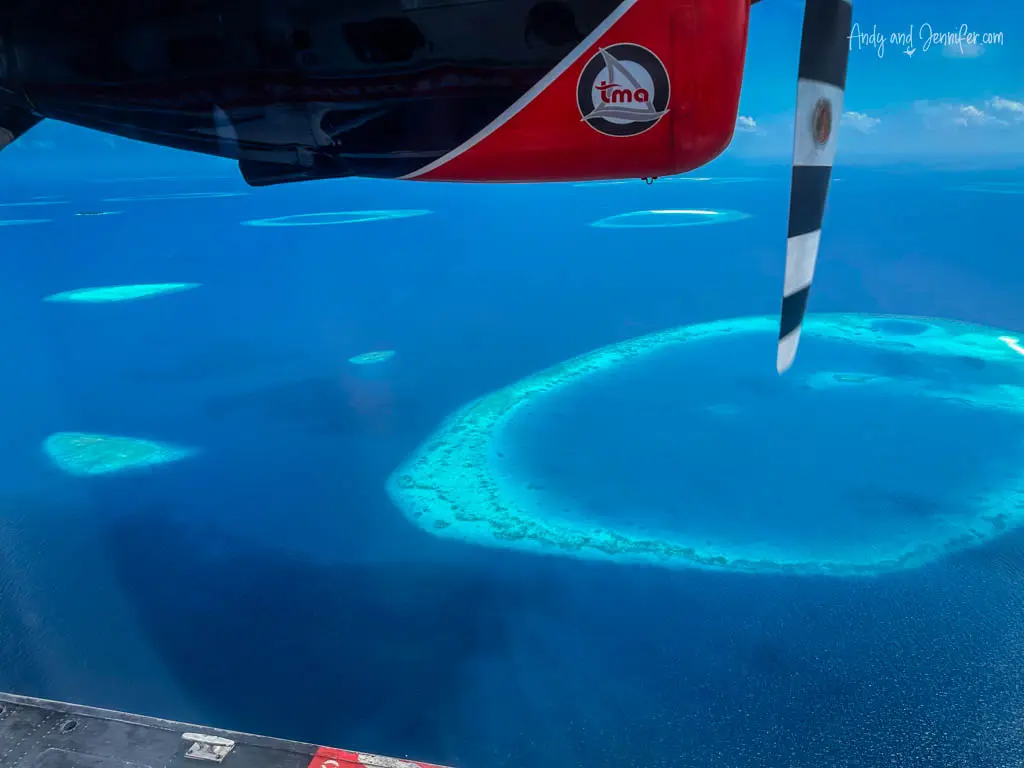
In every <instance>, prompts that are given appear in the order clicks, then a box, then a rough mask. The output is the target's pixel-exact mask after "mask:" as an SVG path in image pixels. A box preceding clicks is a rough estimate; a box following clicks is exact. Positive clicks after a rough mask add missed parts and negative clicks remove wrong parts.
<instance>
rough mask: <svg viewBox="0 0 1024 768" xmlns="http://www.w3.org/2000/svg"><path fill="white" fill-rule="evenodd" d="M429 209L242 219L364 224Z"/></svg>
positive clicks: (262, 223) (253, 223)
mask: <svg viewBox="0 0 1024 768" xmlns="http://www.w3.org/2000/svg"><path fill="white" fill-rule="evenodd" d="M428 213H430V211H424V210H418V209H411V208H409V209H401V208H400V209H396V210H390V211H328V212H326V213H297V214H294V215H292V216H276V217H274V218H272V219H251V220H249V221H243V222H242V224H244V225H245V226H247V227H326V226H332V225H337V224H364V223H366V222H370V221H392V220H394V219H408V218H412V217H414V216H426V215H427V214H428Z"/></svg>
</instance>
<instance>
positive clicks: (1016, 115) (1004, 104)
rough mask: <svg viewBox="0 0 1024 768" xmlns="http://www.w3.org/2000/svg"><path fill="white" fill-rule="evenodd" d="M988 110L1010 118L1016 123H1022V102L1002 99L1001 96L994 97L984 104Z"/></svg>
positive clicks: (1023, 111)
mask: <svg viewBox="0 0 1024 768" xmlns="http://www.w3.org/2000/svg"><path fill="white" fill-rule="evenodd" d="M985 106H986V107H987V108H988V109H991V110H994V111H996V112H999V113H1000V114H1001V115H1004V116H1006V117H1012V118H1013V119H1014V120H1016V121H1017V122H1018V123H1020V122H1024V101H1014V100H1013V99H1004V98H1003V97H1002V96H995V97H993V98H991V99H989V100H988V101H986V102H985Z"/></svg>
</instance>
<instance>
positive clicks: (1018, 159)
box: [730, 0, 1024, 166]
mask: <svg viewBox="0 0 1024 768" xmlns="http://www.w3.org/2000/svg"><path fill="white" fill-rule="evenodd" d="M853 5H854V13H853V19H854V25H855V31H856V30H859V31H860V33H862V34H863V35H865V38H864V39H863V40H858V39H857V38H855V39H854V40H851V47H852V48H851V51H850V68H849V73H848V79H847V90H846V103H845V105H844V111H845V112H846V114H844V119H843V123H842V127H841V129H840V148H839V152H840V160H837V164H838V163H839V162H841V161H846V160H852V161H857V160H876V159H877V160H879V161H884V160H887V159H896V158H922V159H927V158H938V159H941V158H948V159H953V160H960V161H971V160H973V161H976V162H977V164H979V165H983V164H988V165H995V166H999V165H1008V164H1014V165H1019V164H1021V163H1024V5H1022V4H1021V3H1018V2H1010V1H1009V0H1002V1H1001V2H996V0H989V2H974V3H968V2H962V0H961V1H960V2H952V0H934V1H933V2H921V0H901V1H900V2H892V0H854V4H853ZM802 17H803V3H802V2H800V0H763V2H761V3H759V4H758V5H756V6H754V7H753V8H752V9H751V22H750V38H749V42H748V49H747V70H746V75H745V81H744V86H743V95H742V98H741V103H740V115H741V117H740V120H739V122H738V124H737V128H738V131H737V136H736V139H735V141H734V144H733V147H732V148H731V149H730V155H731V156H733V157H765V158H769V157H779V158H782V157H785V156H788V155H789V154H790V153H791V152H792V141H793V139H792V136H793V117H792V115H793V108H794V105H795V100H796V79H795V78H796V74H795V73H796V65H797V57H798V52H799V39H800V27H801V21H802ZM965 29H966V31H967V32H968V33H969V34H973V33H976V34H977V35H978V37H977V40H976V43H977V44H975V45H971V44H970V43H971V41H970V39H968V38H962V44H960V43H954V44H952V45H942V44H941V42H933V43H931V45H926V43H927V39H926V38H927V36H928V32H929V31H931V32H932V33H935V34H939V33H955V32H958V31H960V30H965ZM911 31H912V32H913V36H914V41H915V42H914V46H913V47H914V49H915V50H914V53H913V55H912V56H907V55H906V54H905V53H904V50H905V49H906V47H907V46H906V45H901V44H899V43H896V42H893V41H892V35H893V34H894V33H904V34H906V33H909V32H911ZM872 33H876V38H875V39H876V40H877V39H878V37H881V38H882V39H883V40H884V44H883V46H881V47H879V46H877V45H876V44H875V43H874V42H872V41H871V40H870V39H869V37H867V36H870V35H872ZM986 34H990V35H991V36H992V39H991V41H990V42H989V44H987V45H986V44H983V42H982V41H984V39H985V35H986ZM999 35H1001V37H999Z"/></svg>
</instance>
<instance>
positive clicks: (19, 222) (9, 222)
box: [0, 219, 52, 227]
mask: <svg viewBox="0 0 1024 768" xmlns="http://www.w3.org/2000/svg"><path fill="white" fill-rule="evenodd" d="M51 221H52V219H0V227H21V226H24V225H26V224H49V223H50V222H51Z"/></svg>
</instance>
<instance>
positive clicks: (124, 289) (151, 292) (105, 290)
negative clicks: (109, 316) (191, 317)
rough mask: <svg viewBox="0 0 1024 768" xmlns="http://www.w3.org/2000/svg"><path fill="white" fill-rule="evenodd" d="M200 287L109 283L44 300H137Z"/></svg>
mask: <svg viewBox="0 0 1024 768" xmlns="http://www.w3.org/2000/svg"><path fill="white" fill-rule="evenodd" d="M198 287H200V284H199V283H143V284H139V285H109V286H103V287H100V288H76V289H74V290H71V291H61V292H60V293H54V294H52V295H50V296H47V297H46V298H45V299H43V301H50V302H61V303H81V304H110V303H112V302H116V301H135V300H137V299H148V298H150V297H152V296H162V295H164V294H168V293H181V292H182V291H190V290H192V289H193V288H198Z"/></svg>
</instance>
